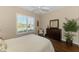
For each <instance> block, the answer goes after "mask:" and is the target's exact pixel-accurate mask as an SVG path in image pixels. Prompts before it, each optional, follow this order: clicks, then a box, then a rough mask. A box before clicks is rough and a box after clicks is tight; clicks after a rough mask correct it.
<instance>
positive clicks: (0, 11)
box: [0, 6, 39, 39]
mask: <svg viewBox="0 0 79 59" xmlns="http://www.w3.org/2000/svg"><path fill="white" fill-rule="evenodd" d="M16 13H19V14H24V15H26V16H35V17H36V20H39V18H38V17H37V15H35V14H33V13H32V12H29V11H26V10H23V9H21V8H19V7H11V6H10V7H1V6H0V37H3V38H4V39H9V38H13V37H16Z"/></svg>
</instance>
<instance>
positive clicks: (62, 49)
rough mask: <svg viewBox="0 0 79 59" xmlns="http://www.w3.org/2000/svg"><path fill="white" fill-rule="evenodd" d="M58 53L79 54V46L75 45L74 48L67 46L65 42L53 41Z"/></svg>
mask: <svg viewBox="0 0 79 59" xmlns="http://www.w3.org/2000/svg"><path fill="white" fill-rule="evenodd" d="M51 42H52V43H53V46H54V48H55V51H56V52H79V46H78V45H75V44H73V45H72V46H67V44H66V43H65V42H61V41H57V40H53V39H51Z"/></svg>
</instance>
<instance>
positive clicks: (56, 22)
mask: <svg viewBox="0 0 79 59" xmlns="http://www.w3.org/2000/svg"><path fill="white" fill-rule="evenodd" d="M49 25H50V27H51V28H59V19H54V20H50V23H49Z"/></svg>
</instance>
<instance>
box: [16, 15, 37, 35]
mask: <svg viewBox="0 0 79 59" xmlns="http://www.w3.org/2000/svg"><path fill="white" fill-rule="evenodd" d="M19 15H20V16H25V17H32V18H33V19H34V29H33V30H32V31H28V30H26V31H23V32H17V16H19ZM28 33H35V16H27V15H24V14H16V34H17V35H20V34H28Z"/></svg>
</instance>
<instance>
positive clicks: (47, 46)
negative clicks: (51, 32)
mask: <svg viewBox="0 0 79 59" xmlns="http://www.w3.org/2000/svg"><path fill="white" fill-rule="evenodd" d="M5 42H6V44H7V49H6V51H7V52H54V47H53V45H52V44H51V42H50V41H49V40H48V39H47V38H44V37H41V36H38V35H35V34H29V35H25V36H22V37H18V38H12V39H8V40H6V41H5Z"/></svg>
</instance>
